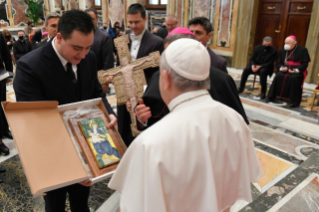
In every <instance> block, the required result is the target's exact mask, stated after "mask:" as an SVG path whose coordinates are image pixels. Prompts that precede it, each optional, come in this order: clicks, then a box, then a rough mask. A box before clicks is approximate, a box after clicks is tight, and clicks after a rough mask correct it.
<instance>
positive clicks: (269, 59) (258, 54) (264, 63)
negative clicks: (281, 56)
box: [238, 36, 277, 99]
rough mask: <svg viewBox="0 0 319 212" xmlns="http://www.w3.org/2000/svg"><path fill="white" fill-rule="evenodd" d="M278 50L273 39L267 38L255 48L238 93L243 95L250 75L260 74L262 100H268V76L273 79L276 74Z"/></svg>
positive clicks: (242, 76)
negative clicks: (273, 44) (273, 43)
mask: <svg viewBox="0 0 319 212" xmlns="http://www.w3.org/2000/svg"><path fill="white" fill-rule="evenodd" d="M276 54H277V49H275V48H274V47H273V46H272V38H271V37H268V36H267V37H265V38H264V39H263V43H262V45H258V46H256V47H255V49H254V52H253V54H252V56H251V58H250V60H249V64H248V65H247V67H246V68H245V69H244V71H243V74H242V75H241V81H240V86H239V88H238V93H242V92H243V91H244V89H245V84H246V81H247V79H248V76H249V75H250V74H255V73H256V74H258V75H259V78H260V85H261V94H260V99H265V98H266V91H267V76H269V77H271V75H272V74H273V73H274V61H275V58H276Z"/></svg>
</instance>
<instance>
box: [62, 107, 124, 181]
mask: <svg viewBox="0 0 319 212" xmlns="http://www.w3.org/2000/svg"><path fill="white" fill-rule="evenodd" d="M68 122H69V125H70V127H71V129H72V131H73V134H74V135H75V137H76V140H77V142H78V144H79V146H80V148H81V150H82V152H83V155H84V157H85V159H86V162H87V164H88V165H89V167H90V169H91V171H92V174H93V176H94V177H98V176H100V175H103V174H106V173H108V172H111V171H114V170H115V169H116V167H117V165H118V163H119V162H120V160H121V158H122V157H123V154H124V151H125V150H126V146H125V144H124V142H123V140H122V139H121V137H120V135H119V133H118V132H117V130H116V129H115V128H114V127H112V128H110V129H108V128H107V127H106V126H107V125H108V123H109V117H108V116H107V117H106V116H105V115H104V113H103V112H102V111H101V112H94V113H90V114H86V115H82V116H79V117H75V118H71V119H69V120H68Z"/></svg>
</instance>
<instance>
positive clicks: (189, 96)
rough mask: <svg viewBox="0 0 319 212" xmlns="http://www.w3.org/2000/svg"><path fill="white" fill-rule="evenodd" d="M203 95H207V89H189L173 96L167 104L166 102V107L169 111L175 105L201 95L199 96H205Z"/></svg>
mask: <svg viewBox="0 0 319 212" xmlns="http://www.w3.org/2000/svg"><path fill="white" fill-rule="evenodd" d="M205 95H209V93H208V91H207V90H204V89H203V90H196V91H189V92H186V93H183V94H181V95H179V96H177V97H175V98H174V99H173V100H172V101H171V102H170V103H169V104H168V109H169V110H170V111H173V110H174V109H175V108H176V107H177V106H179V105H180V104H182V103H184V102H187V101H190V100H192V99H195V98H198V97H201V96H205Z"/></svg>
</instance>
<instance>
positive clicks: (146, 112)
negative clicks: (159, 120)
mask: <svg viewBox="0 0 319 212" xmlns="http://www.w3.org/2000/svg"><path fill="white" fill-rule="evenodd" d="M126 109H127V111H128V112H130V110H131V103H130V102H129V101H128V102H126ZM135 116H136V117H137V118H138V120H139V121H141V122H143V123H145V122H147V120H148V119H149V118H151V117H152V113H151V109H150V107H146V105H145V104H144V101H143V99H140V100H139V105H138V106H136V108H135Z"/></svg>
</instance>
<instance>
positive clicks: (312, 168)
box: [0, 69, 319, 212]
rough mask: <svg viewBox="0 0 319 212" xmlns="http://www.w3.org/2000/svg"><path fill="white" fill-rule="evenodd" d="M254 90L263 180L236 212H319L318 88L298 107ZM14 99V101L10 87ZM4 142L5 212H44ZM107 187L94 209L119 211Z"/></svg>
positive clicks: (96, 191) (1, 207) (249, 97)
mask: <svg viewBox="0 0 319 212" xmlns="http://www.w3.org/2000/svg"><path fill="white" fill-rule="evenodd" d="M229 74H230V75H231V76H232V77H233V78H234V80H235V82H236V84H238V83H239V80H240V74H241V70H235V69H229ZM251 80H252V78H249V81H248V83H251V82H250V81H251ZM271 80H272V79H269V81H268V83H269V84H270V83H271ZM249 86H250V85H249ZM249 86H248V89H246V90H245V92H244V94H243V95H241V96H240V97H241V100H242V102H243V106H244V108H245V111H246V113H247V116H248V118H249V121H250V125H249V128H250V130H251V133H252V136H253V139H254V142H255V148H256V152H257V155H258V159H259V161H260V164H261V168H262V177H261V178H260V179H259V180H258V182H255V183H253V184H252V185H251V188H252V196H253V202H251V203H248V202H245V201H238V202H237V203H236V204H235V205H234V206H233V207H232V208H231V211H232V212H237V211H241V212H242V211H247V212H251V211H256V212H263V211H289V212H295V211H298V212H299V211H319V209H318V208H319V106H318V105H317V104H316V105H315V107H314V111H312V112H310V110H309V105H308V100H307V98H308V96H311V90H313V89H314V87H315V85H311V84H305V85H304V95H303V96H304V98H305V99H306V101H305V102H307V104H306V103H305V104H302V105H301V107H300V108H296V109H291V108H288V107H285V106H282V105H271V104H266V103H265V102H264V101H261V100H258V99H256V98H254V96H255V95H256V94H258V92H259V90H258V89H260V87H258V86H259V82H258V79H257V82H256V84H255V88H254V89H252V87H249ZM112 95H114V90H113V89H112V90H111V92H110V94H109V96H110V97H109V101H110V103H111V104H112V106H113V108H114V109H115V108H116V99H115V98H114V96H112ZM9 98H10V99H11V100H12V101H14V93H12V90H11V89H10V86H9V89H8V99H9ZM4 143H6V144H7V145H8V147H9V148H10V151H11V154H10V155H9V156H0V166H4V167H6V168H7V170H8V171H7V173H4V174H1V175H0V178H1V179H4V181H5V183H3V184H0V211H44V202H43V198H42V197H40V198H36V199H34V198H33V197H32V196H31V193H30V188H29V186H28V184H27V181H26V178H25V174H24V172H23V168H22V165H21V162H20V160H19V155H18V151H17V149H16V146H15V144H14V141H13V140H9V139H5V140H4ZM107 184H108V180H105V181H103V182H100V183H97V184H96V185H94V186H93V187H92V190H91V195H90V200H89V201H90V207H91V209H92V211H97V212H104V211H105V212H116V211H119V200H120V196H121V195H120V193H118V192H116V191H115V192H114V191H112V190H110V189H108V188H107ZM66 211H69V206H68V204H67V207H66Z"/></svg>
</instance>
